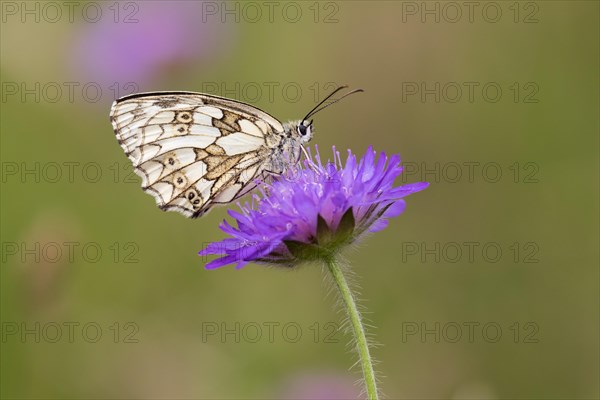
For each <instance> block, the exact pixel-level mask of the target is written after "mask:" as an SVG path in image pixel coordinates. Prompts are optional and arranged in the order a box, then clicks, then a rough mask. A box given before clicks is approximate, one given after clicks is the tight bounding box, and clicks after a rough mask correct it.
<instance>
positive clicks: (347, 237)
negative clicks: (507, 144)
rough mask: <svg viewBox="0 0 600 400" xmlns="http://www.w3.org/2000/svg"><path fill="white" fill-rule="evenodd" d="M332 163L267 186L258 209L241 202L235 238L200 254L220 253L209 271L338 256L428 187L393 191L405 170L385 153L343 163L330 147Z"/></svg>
mask: <svg viewBox="0 0 600 400" xmlns="http://www.w3.org/2000/svg"><path fill="white" fill-rule="evenodd" d="M333 153H334V161H333V162H328V163H326V164H323V163H322V162H321V157H320V155H319V152H318V148H316V156H315V157H314V158H313V157H312V156H311V159H310V160H306V161H305V163H304V167H303V168H299V169H297V170H294V171H291V172H290V173H289V174H287V175H285V176H283V177H282V178H281V179H277V180H275V181H274V182H273V183H272V184H270V185H267V186H266V191H263V195H262V198H260V197H258V205H257V207H256V208H252V207H250V206H249V205H248V204H247V203H246V205H240V209H241V212H237V211H229V215H230V216H231V217H232V218H233V219H234V220H235V221H236V222H237V228H236V227H233V226H232V225H230V224H229V223H228V222H227V221H223V223H222V224H221V226H220V227H221V230H223V231H224V232H225V233H227V234H228V235H230V238H227V239H224V240H223V241H221V242H216V243H211V244H209V245H208V246H207V247H206V248H205V249H204V250H202V251H201V252H200V253H199V254H200V255H203V256H204V255H209V254H217V255H221V256H222V257H221V258H218V259H216V260H214V261H211V262H209V263H208V264H207V265H206V268H207V269H213V268H218V267H221V266H224V265H227V264H232V263H236V264H237V268H241V267H243V266H244V265H246V264H248V263H249V262H257V263H268V264H278V265H283V266H295V265H297V264H299V263H300V262H303V261H312V260H319V259H323V258H328V257H333V256H335V254H337V253H338V252H339V251H340V250H342V249H343V248H344V247H345V246H347V245H348V244H351V243H353V242H355V241H356V240H358V239H359V238H360V237H362V236H364V235H365V234H366V233H369V232H376V231H379V230H381V229H383V228H385V227H386V226H387V222H388V221H387V220H388V219H389V218H391V217H395V216H398V215H399V214H401V213H402V212H403V211H404V208H405V201H404V200H403V198H404V197H406V196H408V195H409V194H412V193H415V192H418V191H421V190H423V189H425V188H426V187H427V186H428V183H426V182H419V183H413V184H407V185H403V186H397V187H394V180H395V179H396V178H397V177H398V175H400V173H401V172H402V167H401V166H400V157H399V156H398V155H392V156H391V157H389V159H388V157H387V156H386V154H385V153H381V154H380V155H379V157H377V154H376V152H375V151H374V150H373V149H372V148H371V147H369V149H368V150H367V152H366V154H365V155H364V156H363V157H362V158H361V159H360V160H357V158H356V156H355V155H354V154H352V152H351V151H350V150H348V157H347V159H346V163H345V164H344V163H343V162H342V159H341V157H340V153H339V152H338V151H336V149H335V148H334V149H333Z"/></svg>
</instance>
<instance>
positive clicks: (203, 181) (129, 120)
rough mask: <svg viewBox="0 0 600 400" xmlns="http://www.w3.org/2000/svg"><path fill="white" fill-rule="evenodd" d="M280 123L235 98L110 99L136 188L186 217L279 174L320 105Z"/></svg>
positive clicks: (292, 160)
mask: <svg viewBox="0 0 600 400" xmlns="http://www.w3.org/2000/svg"><path fill="white" fill-rule="evenodd" d="M346 87H347V86H340V87H338V88H337V89H336V90H334V91H333V92H332V93H331V94H329V95H328V96H327V97H325V99H323V100H322V101H321V102H320V103H318V104H317V105H316V106H315V107H314V108H313V109H312V110H311V111H310V112H309V113H308V114H307V115H306V116H305V117H304V118H302V120H300V121H290V122H287V123H281V122H280V121H279V120H277V119H276V118H274V117H272V116H271V115H269V114H267V113H266V112H264V111H262V110H259V109H258V108H256V107H253V106H251V105H249V104H246V103H242V102H240V101H236V100H232V99H227V98H224V97H219V96H213V95H209V94H204V93H194V92H152V93H138V94H132V95H129V96H125V97H123V98H120V99H118V100H116V101H115V102H114V103H113V105H112V108H111V110H110V120H111V123H112V126H113V129H114V131H115V134H116V137H117V140H118V142H119V144H120V145H121V147H122V148H123V150H124V151H125V154H126V155H127V157H128V158H129V160H131V162H132V164H133V167H134V171H135V173H136V174H137V175H139V176H140V177H141V178H142V189H143V190H144V191H145V192H146V193H149V194H151V195H152V196H153V197H154V199H155V200H156V203H157V205H158V207H159V208H160V209H161V210H163V211H178V212H180V213H182V214H183V215H185V216H186V217H189V218H197V217H200V216H202V215H204V214H206V213H207V212H208V211H209V210H210V209H211V207H213V206H215V205H218V204H224V203H229V202H232V201H234V200H236V199H238V198H240V197H242V196H243V195H245V194H247V193H248V192H250V191H251V190H252V189H254V188H255V187H256V185H257V182H258V181H260V180H261V179H265V178H267V177H268V176H269V175H281V174H283V173H285V172H286V171H287V170H288V169H289V168H290V167H292V166H294V165H296V164H297V163H298V162H299V161H300V158H301V156H302V153H304V154H306V150H305V149H304V147H303V144H305V143H308V142H309V141H310V140H311V139H312V137H313V120H312V119H311V120H310V121H309V118H310V117H311V116H313V115H314V114H316V113H317V112H319V111H320V110H322V109H324V108H326V107H328V106H330V105H331V104H333V103H336V102H338V101H339V100H341V99H342V98H344V97H346V96H348V95H350V94H353V93H357V92H361V91H362V89H357V90H353V91H351V92H348V93H346V94H345V95H344V96H342V97H340V98H338V99H336V100H331V101H330V102H329V103H327V104H324V103H325V102H326V101H327V100H329V99H330V98H331V97H332V96H333V95H335V94H336V93H337V92H339V91H340V90H342V89H344V88H346Z"/></svg>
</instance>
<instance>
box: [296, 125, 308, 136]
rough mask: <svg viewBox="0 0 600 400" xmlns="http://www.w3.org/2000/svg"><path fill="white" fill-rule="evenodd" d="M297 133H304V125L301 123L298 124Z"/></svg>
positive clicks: (303, 134)
mask: <svg viewBox="0 0 600 400" xmlns="http://www.w3.org/2000/svg"><path fill="white" fill-rule="evenodd" d="M298 133H299V134H300V135H302V136H305V135H306V126H304V125H303V124H300V125H298Z"/></svg>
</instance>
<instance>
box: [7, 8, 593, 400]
mask: <svg viewBox="0 0 600 400" xmlns="http://www.w3.org/2000/svg"><path fill="white" fill-rule="evenodd" d="M73 4H74V5H72V6H68V5H65V4H63V2H26V3H24V2H10V1H3V2H2V3H1V7H2V27H1V64H0V73H1V81H2V99H1V104H0V105H1V118H0V123H1V138H2V143H1V144H2V146H1V157H2V204H1V219H2V225H1V234H2V238H1V241H2V249H1V250H2V255H1V256H2V268H1V271H0V273H1V290H2V293H1V300H2V305H1V312H2V316H1V319H2V341H1V345H2V352H1V354H2V355H1V384H0V387H1V395H2V397H3V398H20V399H25V398H48V399H50V398H60V399H68V398H73V399H75V398H77V399H85V398H121V399H126V398H182V399H183V398H185V399H192V398H193V399H205V398H211V399H215V398H354V397H356V396H358V395H359V391H360V387H359V385H356V384H355V381H356V380H357V379H359V378H360V371H359V369H358V368H356V367H355V368H353V369H350V367H351V365H352V364H353V363H354V361H355V355H354V353H353V352H352V351H350V350H349V348H348V346H347V342H348V340H347V336H346V335H345V334H344V333H343V332H342V331H338V330H336V329H337V327H339V324H340V322H341V315H340V313H339V312H337V311H336V307H335V298H334V296H332V295H328V291H329V287H328V284H327V283H325V281H324V279H323V276H324V274H323V271H322V270H321V269H320V267H318V266H305V267H302V268H300V269H298V270H294V271H282V270H277V269H270V268H264V267H262V266H258V265H249V266H247V267H246V268H244V269H242V270H239V271H236V270H234V268H232V267H225V268H222V269H219V270H215V271H207V270H205V269H204V268H203V265H204V263H205V262H206V260H203V259H201V258H200V257H199V256H198V255H197V252H198V251H199V250H200V249H201V248H202V247H203V246H204V245H205V244H206V243H208V242H210V241H215V240H219V239H221V238H223V234H222V232H220V231H219V229H218V224H219V222H220V221H221V220H222V219H223V218H226V210H227V208H226V207H222V208H218V209H215V210H213V211H212V212H211V213H210V214H208V215H207V216H205V217H203V218H202V219H200V220H186V219H185V218H183V217H182V216H180V215H179V214H176V213H162V212H160V211H159V210H158V209H157V208H156V207H155V205H154V201H153V199H152V198H151V197H150V196H148V195H146V194H144V193H143V192H142V191H141V190H140V188H139V185H140V179H139V178H138V177H136V176H135V175H132V174H131V167H130V165H129V161H128V160H127V158H126V157H125V155H124V154H123V152H122V150H121V148H120V147H119V145H118V144H117V142H116V140H115V138H114V134H113V132H112V128H111V125H110V123H109V120H108V113H109V109H110V105H111V103H112V101H113V100H114V99H115V98H116V97H118V96H123V95H125V94H129V93H132V92H134V91H154V90H190V91H204V92H209V93H214V94H221V95H224V96H227V97H233V98H237V99H239V100H243V101H246V102H250V103H252V104H255V105H256V106H258V107H260V108H262V109H264V110H266V111H267V112H269V113H271V114H272V115H274V116H276V117H278V118H280V119H282V120H286V119H296V118H300V117H301V116H302V115H304V113H306V111H308V110H309V109H310V108H311V107H312V106H313V105H314V103H315V102H316V101H317V100H318V98H320V97H323V96H324V95H325V94H326V93H327V92H328V91H330V90H331V89H333V87H334V86H335V85H336V84H344V83H345V84H349V85H351V86H352V87H361V88H364V89H365V93H364V94H361V95H356V96H354V97H352V98H349V99H347V100H345V101H344V102H342V103H340V104H339V105H336V106H335V107H332V108H330V109H328V110H327V111H325V112H323V113H321V114H319V115H318V116H317V117H316V118H315V124H316V128H317V132H316V137H315V140H314V142H315V143H317V144H318V145H319V146H320V148H321V151H322V153H323V154H324V155H327V154H329V151H328V149H329V148H330V147H331V146H332V145H336V146H337V147H338V148H339V149H346V148H350V149H352V150H353V151H354V152H357V153H363V152H364V151H365V150H366V148H367V147H368V146H369V145H373V146H374V147H375V149H377V150H385V151H387V152H399V153H400V154H401V155H402V158H403V160H404V161H405V163H406V170H405V172H406V174H405V176H404V177H403V179H402V182H416V181H421V180H427V181H429V182H431V186H430V187H429V188H428V189H427V190H426V191H424V192H422V193H419V194H416V195H413V196H411V197H410V198H408V199H407V203H408V207H407V210H406V211H405V213H404V214H403V215H402V216H400V217H399V218H398V219H396V220H394V221H392V222H391V223H390V225H389V227H388V228H387V229H386V230H385V231H383V232H381V233H378V234H376V235H374V236H372V237H370V238H368V239H367V240H365V241H364V242H363V243H362V244H361V245H360V247H358V248H357V249H355V250H353V251H350V252H349V253H348V254H347V257H348V260H349V262H350V264H351V265H352V268H353V270H354V271H355V272H356V275H357V278H356V281H357V282H358V284H359V285H360V287H361V298H362V304H363V305H364V307H365V308H366V309H367V310H368V313H367V314H366V318H367V319H368V320H369V323H370V324H371V326H372V327H371V329H370V332H371V334H372V336H373V338H374V339H375V340H376V341H377V342H378V343H380V344H381V346H379V347H377V348H375V349H374V350H373V353H374V356H375V358H376V359H377V360H378V361H379V365H378V371H379V373H380V375H381V389H382V392H383V393H384V394H385V395H386V396H387V397H388V398H392V399H396V398H410V399H416V398H427V399H431V398H454V399H462V398H477V399H488V398H489V399H497V398H581V399H583V398H586V399H587V398H598V396H599V387H598V373H599V364H598V362H599V347H598V335H599V332H598V327H599V320H598V315H599V297H598V296H599V294H598V293H599V288H598V285H599V274H598V239H599V238H598V218H599V215H598V200H599V199H598V107H599V104H598V103H599V100H598V99H599V96H598V83H599V82H598V71H599V62H598V60H599V51H598V49H599V43H598V42H599V39H598V38H599V27H598V23H599V22H598V15H599V6H598V2H595V1H575V2H571V1H569V2H567V1H547V2H546V1H544V2H542V1H538V2H504V1H501V2H473V3H472V5H467V4H465V2H452V3H445V2H392V1H352V2H336V1H334V2H320V3H319V2H312V1H310V2H303V1H298V2H272V3H269V4H265V3H264V2H248V3H246V2H199V1H186V2H177V1H172V2H167V1H147V2H142V1H140V2H95V3H86V2H74V3H73ZM69 7H72V8H69ZM470 7H472V8H470ZM436 85H439V86H436ZM457 88H458V89H461V97H460V98H459V97H458V93H459V92H458V91H457ZM470 88H471V89H472V91H470ZM498 89H499V90H500V91H498ZM470 249H472V251H470ZM498 250H499V251H500V252H501V253H500V254H497V252H498ZM259 334H260V336H258V335H259Z"/></svg>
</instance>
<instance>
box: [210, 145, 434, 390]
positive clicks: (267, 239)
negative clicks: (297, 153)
mask: <svg viewBox="0 0 600 400" xmlns="http://www.w3.org/2000/svg"><path fill="white" fill-rule="evenodd" d="M315 148H316V147H315ZM401 172H402V167H400V157H399V156H398V155H392V156H391V157H389V159H388V157H387V156H386V155H385V153H381V154H380V155H379V157H377V154H376V153H375V151H374V150H373V149H372V148H370V147H369V149H368V150H367V153H366V154H365V155H364V156H363V157H362V158H361V159H360V160H357V158H356V156H355V155H354V154H352V152H351V151H348V157H347V158H346V163H345V164H344V163H343V162H342V159H341V157H340V154H339V152H338V151H336V150H335V148H334V149H333V162H328V163H326V164H323V163H322V162H321V157H320V155H319V152H318V149H317V148H316V156H315V157H312V156H309V159H308V160H305V162H304V167H301V168H298V169H295V168H294V169H292V170H291V171H290V173H288V174H286V175H284V176H282V177H281V178H279V179H276V180H275V181H274V182H273V183H272V184H268V185H267V184H265V185H264V188H263V189H261V190H263V192H262V197H259V196H256V198H257V199H258V204H257V206H256V207H250V206H249V205H248V204H246V205H244V206H242V205H240V209H241V212H237V211H230V212H229V215H230V216H231V217H232V218H234V219H235V221H236V222H237V227H233V226H232V225H230V224H229V223H228V222H227V221H223V223H222V224H221V229H222V230H223V231H224V232H225V233H227V234H229V235H230V237H229V238H227V239H224V240H222V241H221V242H216V243H211V244H209V245H208V246H207V247H206V248H205V249H204V250H202V251H201V252H200V253H199V254H200V255H203V256H204V255H208V254H217V255H220V256H221V258H218V259H216V260H214V261H211V262H209V263H208V264H207V265H206V268H208V269H213V268H218V267H221V266H224V265H227V264H233V263H236V264H237V268H241V267H243V266H244V265H246V264H248V263H249V262H258V263H268V264H277V265H284V266H288V267H290V266H294V265H297V264H299V263H301V262H303V261H320V262H321V263H323V264H324V265H326V266H327V269H328V271H329V273H330V275H331V277H332V278H333V281H334V283H335V285H336V286H337V288H338V290H339V294H340V298H341V300H342V303H343V305H344V308H345V310H346V315H347V316H348V320H349V326H351V328H352V332H353V338H354V345H355V347H356V350H357V353H358V355H359V362H360V365H361V369H362V372H363V376H364V384H365V391H366V394H367V396H368V398H369V400H377V399H379V393H378V389H377V379H376V377H375V370H374V368H373V359H372V357H371V354H370V350H369V343H368V341H367V336H366V333H365V328H364V324H363V321H362V316H361V314H360V312H359V311H358V307H357V305H356V298H355V295H354V294H353V293H352V290H351V288H350V285H349V284H348V281H347V279H346V277H345V273H346V272H345V271H346V269H347V266H345V265H343V264H342V263H340V261H339V257H338V253H339V252H340V251H341V250H342V249H343V248H344V247H346V246H347V245H349V244H351V243H353V242H355V241H356V240H358V239H359V238H360V237H362V236H364V235H365V234H366V233H369V232H376V231H379V230H381V229H383V228H385V227H386V225H387V222H388V219H389V218H391V217H395V216H398V215H399V214H401V213H402V212H403V211H404V207H405V202H404V200H403V198H404V197H406V196H408V195H409V194H412V193H415V192H418V191H420V190H423V189H425V188H426V187H427V186H428V183H426V182H420V183H413V184H408V185H403V186H396V187H394V181H395V179H396V178H397V177H398V175H400V173H401Z"/></svg>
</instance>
